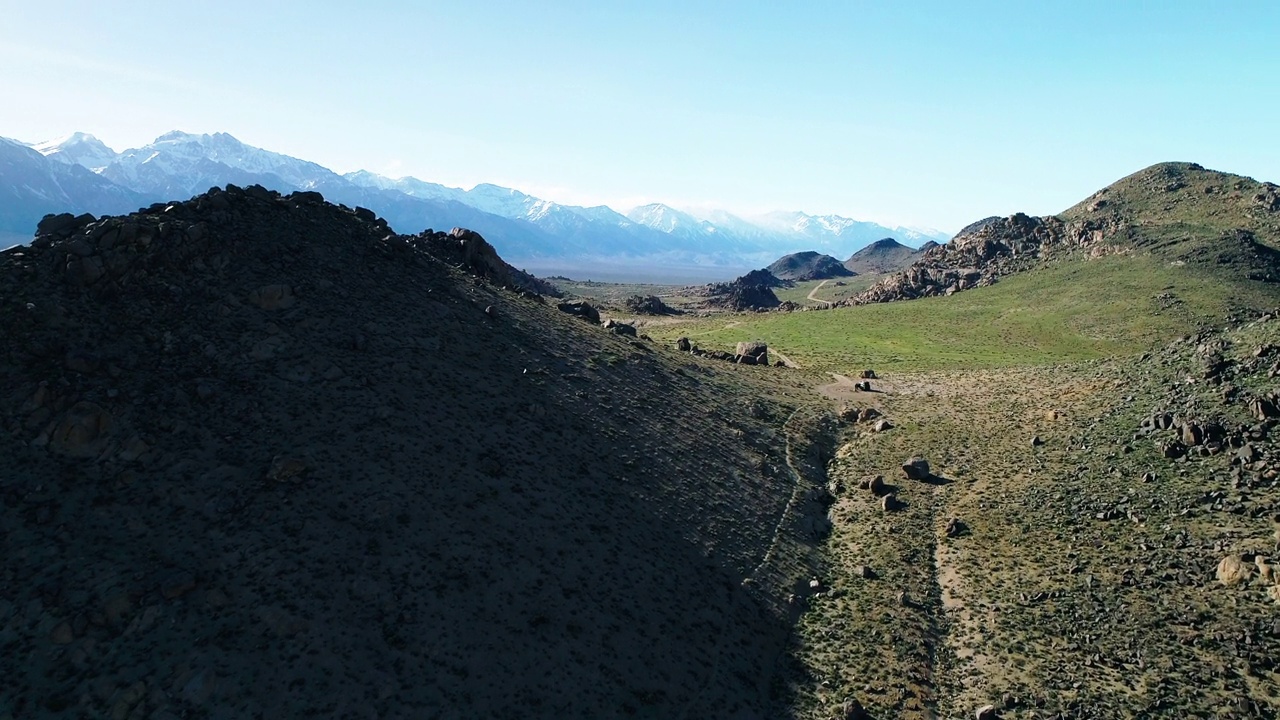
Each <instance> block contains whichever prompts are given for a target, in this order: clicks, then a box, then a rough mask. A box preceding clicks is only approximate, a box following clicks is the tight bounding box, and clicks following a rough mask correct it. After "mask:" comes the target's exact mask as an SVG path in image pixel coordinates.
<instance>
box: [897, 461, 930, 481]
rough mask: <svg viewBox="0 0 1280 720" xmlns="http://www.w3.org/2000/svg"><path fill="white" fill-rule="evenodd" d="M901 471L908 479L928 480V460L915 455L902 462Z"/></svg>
mask: <svg viewBox="0 0 1280 720" xmlns="http://www.w3.org/2000/svg"><path fill="white" fill-rule="evenodd" d="M902 472H903V474H904V475H906V476H907V479H909V480H928V479H929V477H930V476H931V473H930V470H929V461H928V460H925V459H924V458H922V457H920V456H919V455H915V456H913V457H910V458H908V459H907V461H906V462H904V463H902Z"/></svg>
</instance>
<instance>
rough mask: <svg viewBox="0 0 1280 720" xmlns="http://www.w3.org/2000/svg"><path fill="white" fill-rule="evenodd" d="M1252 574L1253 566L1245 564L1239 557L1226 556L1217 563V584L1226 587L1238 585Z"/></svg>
mask: <svg viewBox="0 0 1280 720" xmlns="http://www.w3.org/2000/svg"><path fill="white" fill-rule="evenodd" d="M1252 574H1253V565H1250V564H1249V563H1246V562H1245V561H1244V560H1242V559H1241V558H1240V556H1239V555H1228V556H1226V557H1224V558H1222V560H1221V561H1220V562H1219V563H1218V573H1217V575H1218V582H1220V583H1222V584H1223V585H1225V586H1227V587H1232V586H1234V585H1239V584H1241V583H1243V582H1245V581H1247V580H1248V579H1249V576H1250V575H1252Z"/></svg>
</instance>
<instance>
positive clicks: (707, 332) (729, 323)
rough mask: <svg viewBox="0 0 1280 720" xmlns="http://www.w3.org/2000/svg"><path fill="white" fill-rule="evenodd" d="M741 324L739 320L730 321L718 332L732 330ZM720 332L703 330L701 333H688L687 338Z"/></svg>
mask: <svg viewBox="0 0 1280 720" xmlns="http://www.w3.org/2000/svg"><path fill="white" fill-rule="evenodd" d="M741 324H742V321H741V320H731V321H729V322H727V323H725V324H724V327H723V328H720V330H728V329H729V328H734V327H737V326H739V325H741ZM720 330H716V329H711V330H703V331H702V332H698V333H689V337H698V336H699V335H710V334H711V333H713V332H720Z"/></svg>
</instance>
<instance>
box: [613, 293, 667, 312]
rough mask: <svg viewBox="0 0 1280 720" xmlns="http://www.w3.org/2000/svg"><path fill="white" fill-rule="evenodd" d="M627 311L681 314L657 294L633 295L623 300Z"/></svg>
mask: <svg viewBox="0 0 1280 720" xmlns="http://www.w3.org/2000/svg"><path fill="white" fill-rule="evenodd" d="M622 306H623V307H624V308H626V309H627V312H630V313H635V314H636V315H679V314H680V311H679V310H677V309H675V308H673V307H671V306H670V305H667V304H666V303H664V302H663V301H662V298H660V297H658V296H657V295H632V296H631V297H628V298H627V299H625V300H623V301H622Z"/></svg>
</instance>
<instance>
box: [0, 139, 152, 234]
mask: <svg viewBox="0 0 1280 720" xmlns="http://www.w3.org/2000/svg"><path fill="white" fill-rule="evenodd" d="M152 202H153V200H152V199H151V198H150V197H149V196H146V195H144V194H141V193H136V192H133V191H132V190H129V189H128V188H125V187H121V186H120V185H117V184H115V183H113V182H111V181H109V180H106V179H104V178H102V177H101V176H99V175H97V174H95V173H93V172H91V171H90V170H88V169H86V168H84V167H82V166H80V165H77V164H74V163H68V162H62V161H59V160H55V159H51V158H49V157H46V156H44V155H42V154H41V153H39V152H37V151H36V150H35V149H33V148H31V147H30V146H28V145H26V144H25V143H21V142H18V141H16V140H8V139H4V138H0V235H4V236H5V237H4V238H0V244H3V245H9V244H11V241H12V242H17V240H14V238H20V239H21V240H28V239H30V238H31V233H32V231H33V230H35V227H36V223H37V222H39V220H40V218H41V217H43V216H44V215H45V214H47V213H63V212H70V213H76V214H79V213H85V212H91V213H95V214H100V213H126V212H131V211H133V210H137V209H138V208H139V207H141V206H143V205H150V204H151V203H152Z"/></svg>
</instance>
